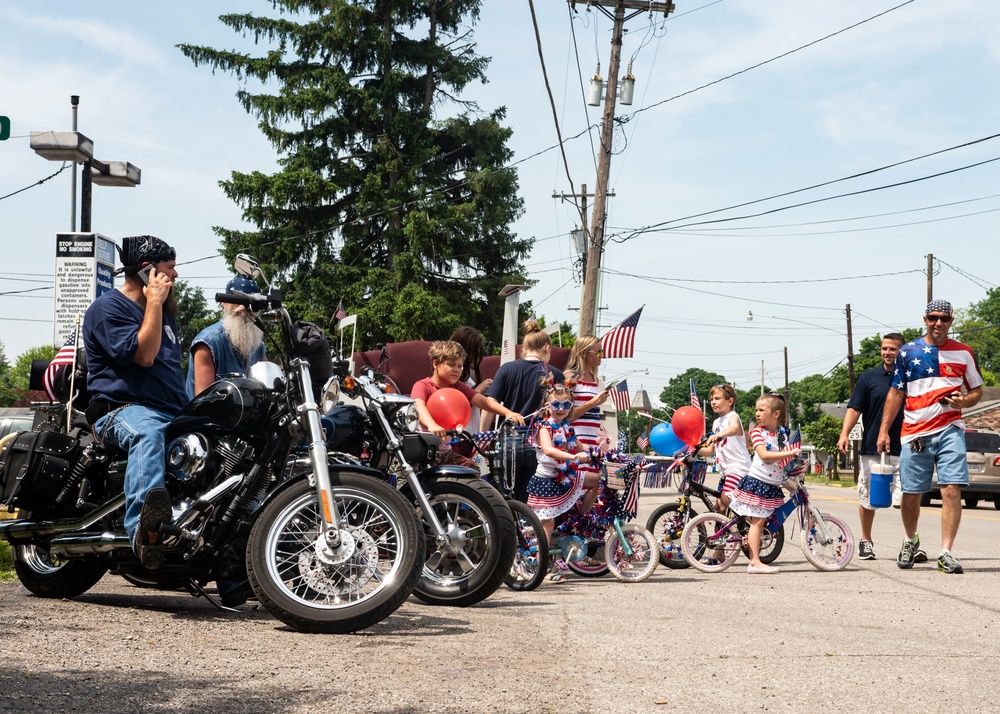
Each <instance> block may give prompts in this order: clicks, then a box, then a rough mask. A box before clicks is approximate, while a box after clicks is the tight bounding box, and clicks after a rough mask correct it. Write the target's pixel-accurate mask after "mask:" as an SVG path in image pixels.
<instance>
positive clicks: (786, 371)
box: [785, 347, 792, 426]
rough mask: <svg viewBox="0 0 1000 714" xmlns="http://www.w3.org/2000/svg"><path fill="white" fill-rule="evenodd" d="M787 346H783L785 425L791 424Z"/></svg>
mask: <svg viewBox="0 0 1000 714" xmlns="http://www.w3.org/2000/svg"><path fill="white" fill-rule="evenodd" d="M788 397H789V394H788V348H787V347H786V348H785V426H791V423H792V420H791V419H790V418H789V416H788Z"/></svg>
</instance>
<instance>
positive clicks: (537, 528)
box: [504, 500, 549, 591]
mask: <svg viewBox="0 0 1000 714" xmlns="http://www.w3.org/2000/svg"><path fill="white" fill-rule="evenodd" d="M507 505H508V506H510V510H511V512H512V513H513V514H514V526H515V527H516V529H517V552H516V553H515V555H514V563H513V564H512V565H511V566H510V572H509V573H508V574H507V577H506V578H505V579H504V585H506V586H507V587H509V588H510V589H511V590H521V591H528V590H534V589H535V588H537V587H538V586H539V585H541V584H542V580H544V579H545V573H546V566H547V565H548V563H549V545H548V542H547V541H546V540H545V531H544V530H543V529H542V522H541V521H540V520H538V516H537V515H535V512H534V511H533V510H531V509H530V508H528V507H527V506H526V505H525V504H523V503H521V502H520V501H515V500H508V501H507Z"/></svg>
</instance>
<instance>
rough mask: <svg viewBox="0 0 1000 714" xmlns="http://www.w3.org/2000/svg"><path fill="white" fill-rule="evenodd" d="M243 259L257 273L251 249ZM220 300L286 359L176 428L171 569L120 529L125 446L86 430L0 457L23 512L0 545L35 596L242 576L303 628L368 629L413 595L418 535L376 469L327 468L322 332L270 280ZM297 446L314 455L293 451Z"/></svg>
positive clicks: (208, 400) (420, 553) (195, 588)
mask: <svg viewBox="0 0 1000 714" xmlns="http://www.w3.org/2000/svg"><path fill="white" fill-rule="evenodd" d="M235 267H236V269H237V272H239V273H240V274H242V275H244V276H246V277H250V278H255V279H256V278H260V277H262V276H260V270H259V267H258V266H257V264H256V262H255V261H253V259H252V258H249V256H240V257H239V258H238V259H237V261H236V266H235ZM216 299H217V300H218V301H220V302H229V303H234V304H239V305H244V306H246V308H247V310H249V311H250V312H251V314H253V315H254V317H255V319H256V321H257V323H258V325H259V326H261V327H262V329H264V330H265V334H266V336H267V339H268V342H269V349H268V353H269V355H270V358H271V359H273V360H276V361H277V362H278V363H280V364H281V367H279V364H276V363H275V362H262V363H258V364H257V365H254V366H253V367H252V368H251V370H250V373H249V374H248V375H247V376H245V377H244V376H233V377H226V378H223V379H221V380H219V381H217V382H215V383H214V384H212V385H211V386H209V387H208V388H207V389H206V390H205V391H203V392H202V393H201V394H199V395H198V396H197V397H195V399H194V400H193V401H192V402H191V403H190V404H188V405H187V407H186V408H185V409H184V410H183V412H182V413H181V414H180V415H178V416H177V418H176V419H175V420H174V421H173V422H172V423H171V424H170V425H169V427H168V430H167V442H166V443H167V464H166V486H167V489H168V490H169V492H170V494H171V496H172V498H173V521H172V523H171V524H169V525H167V526H166V527H165V528H163V529H161V533H162V534H163V535H164V536H165V537H164V547H165V561H164V564H163V566H162V568H160V569H158V570H155V571H148V570H146V569H144V568H143V567H142V565H141V564H140V563H139V560H138V559H137V558H136V557H135V555H134V554H133V553H132V548H131V546H130V543H129V540H128V537H127V535H126V533H125V529H124V525H123V521H124V511H125V495H124V491H123V484H124V472H125V465H126V460H125V459H126V456H125V454H124V453H122V452H120V451H117V450H115V449H113V448H112V447H110V446H107V445H102V444H101V443H100V442H99V440H97V439H95V438H94V436H93V435H92V434H91V433H90V432H89V429H88V428H87V427H86V425H83V426H81V427H74V428H72V429H70V430H69V431H67V430H66V429H65V428H63V429H57V430H47V431H40V432H23V433H21V434H20V435H18V436H17V438H16V439H14V440H13V441H12V442H11V443H9V444H7V445H6V446H5V448H4V449H3V450H2V451H0V503H6V504H8V508H9V509H11V510H13V509H14V508H15V507H16V508H19V509H20V513H19V518H18V519H17V520H14V521H4V522H0V538H3V539H5V540H7V541H9V542H10V543H11V545H12V550H13V556H14V568H15V571H16V572H17V575H18V578H19V579H20V581H21V583H22V584H23V585H24V586H25V587H26V588H27V589H28V590H29V591H31V592H32V593H34V594H36V595H39V596H42V597H52V598H73V597H77V596H79V595H81V594H82V593H84V592H86V591H87V590H88V589H90V588H91V587H93V586H94V585H95V584H96V583H97V582H98V580H100V579H101V577H102V576H103V575H104V574H105V573H106V572H107V571H109V570H110V571H112V572H114V573H117V574H119V575H122V576H123V577H125V578H126V579H128V580H129V581H130V582H133V583H137V584H142V585H146V586H150V587H159V588H164V589H176V588H178V587H186V588H187V589H188V590H189V591H191V592H192V593H193V594H200V595H204V596H205V597H208V598H209V599H210V600H213V602H215V601H214V599H213V598H212V596H210V595H209V594H208V593H207V592H206V591H205V586H206V585H207V583H208V582H210V581H213V580H219V579H225V580H228V581H234V582H239V581H241V580H244V579H248V580H249V584H250V585H251V586H252V590H253V594H254V595H256V597H257V599H258V600H259V601H260V602H261V604H262V605H263V606H264V608H266V609H267V611H268V612H270V613H271V614H272V615H274V616H275V617H276V618H278V619H279V620H281V621H282V622H284V623H286V624H288V625H290V626H292V627H294V628H296V629H298V630H301V631H306V632H327V633H342V632H353V631H356V630H360V629H363V628H365V627H368V626H370V625H373V624H375V623H377V622H379V621H381V620H382V619H384V618H385V617H387V616H388V615H389V614H391V613H392V612H394V611H395V610H396V609H397V608H398V607H399V606H400V605H401V604H402V603H403V601H404V600H406V598H407V597H408V596H409V594H410V592H411V591H412V590H413V587H414V585H415V584H416V582H417V579H418V577H419V576H420V574H421V567H422V565H423V563H424V560H425V558H424V550H425V547H424V544H425V540H424V534H423V530H422V529H421V528H420V527H419V526H418V524H417V521H416V519H415V518H414V514H413V510H412V508H411V507H410V504H409V503H407V501H406V500H405V499H404V498H402V497H401V496H400V494H399V493H397V492H396V491H395V490H394V489H392V488H390V487H389V486H388V485H387V484H385V483H383V482H382V480H381V474H379V473H378V472H377V471H373V470H372V469H369V468H365V467H363V466H361V465H359V464H357V463H350V464H337V463H335V464H331V463H330V462H329V460H328V456H327V448H326V443H325V442H326V439H325V434H324V432H323V429H322V426H321V423H320V406H319V405H320V404H323V403H325V404H326V405H332V404H335V403H336V402H337V400H338V393H339V381H338V379H337V378H336V377H333V376H331V374H332V372H333V369H332V357H331V354H330V350H329V343H328V342H327V340H326V337H325V336H324V335H323V334H322V332H321V331H320V330H319V328H318V327H316V326H315V325H310V324H308V323H293V322H292V319H291V317H290V316H289V314H288V312H287V311H286V310H285V309H284V308H283V307H282V306H281V299H280V295H279V294H278V292H277V291H276V290H273V289H271V290H270V291H269V294H268V295H266V296H265V295H260V294H256V295H246V294H242V293H231V294H219V295H217V296H216ZM282 368H283V369H282ZM324 372H325V373H326V374H325V375H324V374H323V373H324ZM326 376H329V377H330V378H329V379H328V380H326V383H325V386H324V387H322V388H315V387H314V384H313V380H314V378H316V379H317V382H318V381H320V378H321V377H326ZM68 408H69V409H72V406H71V405H69V407H68ZM302 444H304V445H305V446H304V448H305V450H306V455H304V456H303V457H302V458H299V459H294V458H293V454H294V450H295V448H296V447H297V446H299V445H302ZM290 462H291V463H292V467H291V468H289V463H290ZM216 604H217V605H219V603H216ZM219 606H220V607H222V606H221V605H219Z"/></svg>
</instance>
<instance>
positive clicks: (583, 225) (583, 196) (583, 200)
mask: <svg viewBox="0 0 1000 714" xmlns="http://www.w3.org/2000/svg"><path fill="white" fill-rule="evenodd" d="M593 195H594V194H592V193H587V184H585V183H583V184H580V193H556V192H555V191H553V192H552V198H558V199H560V200H562V201H568V200H570V199H573V203H574V204H575V203H576V200H575V199H577V198H579V199H580V229H581V230H582V231H583V252H582V254H581V255H582V256H583V257H582V260H583V270H582V273H583V275H584V276H586V275H587V246H589V245H590V236H589V231H588V230H587V199H588V198H590V197H592V196H593ZM579 334H581V335H583V334H584V333H583V332H581V333H579Z"/></svg>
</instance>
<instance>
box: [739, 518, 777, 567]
mask: <svg viewBox="0 0 1000 714" xmlns="http://www.w3.org/2000/svg"><path fill="white" fill-rule="evenodd" d="M749 530H750V524H749V523H747V522H746V521H742V522H741V523H740V535H741V536H745V535H746V534H747V531H749ZM784 547H785V526H784V524H782V525H779V526H778V530H777V531H772V530H771V524H770V522H765V523H764V530H763V531H762V532H761V534H760V562H762V563H764V564H765V565H767V564H768V563H773V562H774V561H775V560H777V558H778V556H779V555H780V554H781V549H782V548H784ZM742 550H743V555H745V556H746V557H747V558H749V557H750V548H749V546H743V547H742Z"/></svg>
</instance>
